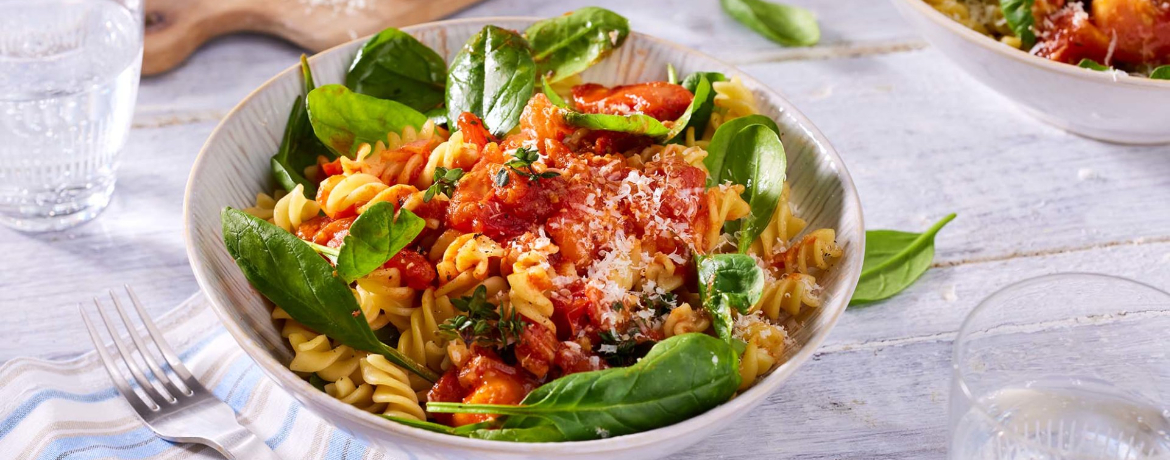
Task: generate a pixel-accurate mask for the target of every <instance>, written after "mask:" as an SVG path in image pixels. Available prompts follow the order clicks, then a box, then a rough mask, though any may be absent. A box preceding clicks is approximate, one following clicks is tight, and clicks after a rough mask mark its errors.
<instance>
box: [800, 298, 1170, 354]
mask: <svg viewBox="0 0 1170 460" xmlns="http://www.w3.org/2000/svg"><path fill="white" fill-rule="evenodd" d="M1140 306H1141V305H1130V306H1128V307H1140ZM862 308H864V307H862ZM1167 316H1170V312H1168V311H1166V310H1162V309H1156V310H1135V311H1122V312H1119V313H1118V314H1117V315H1082V316H1077V317H1072V318H1063V319H1059V320H1051V321H1036V322H1031V323H1024V324H1007V325H1002V326H997V327H994V328H991V329H987V330H985V331H984V332H997V333H998V332H1004V333H1032V332H1042V331H1047V330H1051V329H1056V328H1068V327H1073V326H1083V325H1103V324H1111V323H1118V322H1122V321H1142V320H1146V319H1150V318H1164V317H1167ZM957 334H958V331H949V332H937V333H934V334H926V335H916V336H906V337H895V338H891V339H880V340H863V341H855V342H846V343H838V344H829V345H825V346H822V347H821V348H820V349H819V350H817V352H816V353H815V355H814V356H822V355H827V354H832V353H845V352H855V351H867V350H874V351H878V350H882V349H886V348H897V347H902V346H907V345H916V344H920V343H929V342H953V341H954V340H955V336H956V335H957Z"/></svg>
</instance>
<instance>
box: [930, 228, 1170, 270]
mask: <svg viewBox="0 0 1170 460" xmlns="http://www.w3.org/2000/svg"><path fill="white" fill-rule="evenodd" d="M1159 243H1170V235H1167V236H1142V237H1138V238H1131V239H1127V240H1118V241H1107V242H1104V243H1094V244H1087V245H1083V246H1065V247H1057V248H1048V249H1037V250H1034V251H1019V252H1012V253H1008V254H999V255H990V256H985V257H972V258H968V259H957V260H943V261H937V262H935V263H933V264H931V266H930V267H931V268H950V267H958V266H961V265H970V264H982V263H988V262H1003V261H1007V260H1013V259H1024V258H1029V257H1047V256H1055V255H1060V254H1070V253H1075V252H1087V251H1095V250H1099V249H1109V248H1114V247H1118V246H1141V245H1147V244H1159Z"/></svg>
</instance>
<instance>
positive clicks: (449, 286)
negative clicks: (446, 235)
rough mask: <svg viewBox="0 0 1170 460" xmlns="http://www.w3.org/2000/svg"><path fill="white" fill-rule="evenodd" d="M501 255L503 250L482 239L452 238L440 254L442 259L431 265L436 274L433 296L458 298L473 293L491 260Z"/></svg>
mask: <svg viewBox="0 0 1170 460" xmlns="http://www.w3.org/2000/svg"><path fill="white" fill-rule="evenodd" d="M503 255H504V248H502V247H500V245H499V244H498V243H496V242H495V241H493V240H492V239H491V238H488V237H486V236H484V235H478V234H471V233H468V234H465V235H460V236H458V237H456V238H455V239H454V240H452V241H451V244H449V245H448V246H447V248H446V249H445V250H444V251H443V259H442V260H441V261H440V262H439V263H438V264H437V265H435V270H436V271H437V272H438V274H439V289H438V291H436V293H435V295H436V296H445V295H451V296H458V295H460V294H462V293H465V292H468V291H470V290H471V289H474V288H475V286H476V285H478V284H479V283H480V282H481V281H483V280H484V279H487V277H488V275H489V273H488V270H489V269H490V268H491V264H490V262H491V259H492V258H496V259H499V258H500V257H503Z"/></svg>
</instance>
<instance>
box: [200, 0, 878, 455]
mask: <svg viewBox="0 0 1170 460" xmlns="http://www.w3.org/2000/svg"><path fill="white" fill-rule="evenodd" d="M582 24H587V26H584V27H586V28H587V29H588V30H589V31H590V32H589V33H588V34H577V35H575V37H577V39H579V38H580V37H581V36H582V35H588V36H586V37H585V39H584V40H583V41H582V42H581V46H568V47H560V48H558V46H560V45H559V44H561V43H563V42H564V40H565V37H563V36H562V35H563V34H564V33H565V31H566V30H574V31H576V30H581V27H582ZM627 27H628V26H627V25H626V22H625V19H624V18H622V17H620V16H618V15H616V14H614V13H612V12H609V11H606V10H602V9H599V8H585V9H582V10H578V11H575V12H573V13H571V14H569V15H566V16H562V17H558V18H554V19H549V20H542V21H534V20H516V19H501V20H476V21H452V22H449V23H436V24H434V25H424V26H417V27H415V28H413V29H406V30H404V31H399V30H396V29H388V30H386V31H384V32H382V33H380V34H378V35H376V36H374V37H373V38H371V39H369V40H368V41H366V42H365V43H361V42H357V43H354V44H351V45H347V46H343V47H341V48H338V49H335V50H332V51H328V52H326V53H324V54H323V55H322V56H318V57H316V58H314V59H313V60H311V61H304V60H303V61H302V64H301V66H299V67H297V68H296V69H295V70H294V71H291V72H286V73H285V74H282V76H279V77H277V79H276V80H274V82H276V81H280V82H281V85H280V88H281V90H280V91H277V90H276V89H275V88H276V87H275V86H270V85H273V83H272V82H270V84H269V85H266V88H264V89H262V90H261V91H264V92H263V94H262V95H261V96H263V98H262V101H263V102H262V103H258V102H260V101H256V100H254V99H255V98H257V97H258V95H253V96H252V97H251V98H250V99H249V100H246V101H245V102H244V103H242V104H241V106H240V107H238V108H237V110H236V111H235V112H233V114H232V115H231V116H229V120H225V125H224V126H221V128H219V129H218V130H217V132H216V133H215V134H213V136H212V139H211V140H209V143H208V147H206V148H205V151H204V152H203V153H202V154H201V156H200V159H199V160H198V162H197V165H196V168H195V170H194V171H193V172H192V179H191V184H190V185H189V191H188V201H187V205H186V206H187V212H186V215H187V217H188V219H189V221H188V222H189V223H196V222H197V224H194V225H192V226H191V228H190V230H189V234H188V241H189V247H190V249H191V252H192V263H193V266H194V267H195V269H196V272H197V277H198V278H199V279H200V283H201V285H202V286H204V288H205V290H206V291H207V292H208V293H209V296H210V297H212V299H213V300H214V302H213V303H214V304H215V305H216V309H217V312H218V313H219V314H220V315H221V316H222V317H223V318H224V320H225V324H226V325H227V326H228V329H229V331H231V332H232V333H233V335H234V336H236V338H237V339H238V340H239V341H240V342H241V345H242V346H244V347H245V349H246V350H248V351H249V353H250V354H253V356H254V357H255V358H256V359H257V361H258V362H259V363H260V364H261V366H262V367H263V368H264V369H265V371H266V372H268V373H269V375H270V376H272V377H273V378H274V379H275V380H277V381H278V383H280V384H281V385H282V386H283V387H285V388H286V389H288V390H289V391H290V392H291V393H293V394H294V396H296V397H297V398H298V399H300V400H302V401H303V402H305V403H306V404H307V405H309V406H310V407H311V408H313V409H314V410H315V411H318V412H323V413H324V414H325V415H323V416H326V417H327V418H328V419H329V420H332V421H335V422H336V423H338V424H339V425H342V426H344V427H346V428H347V429H351V430H352V431H355V432H359V433H362V434H365V435H366V436H368V437H369V438H371V439H373V440H375V442H376V441H377V440H378V439H379V438H387V439H388V441H387V442H388V443H389V444H391V445H396V443H398V442H405V443H406V444H408V445H411V446H414V447H417V448H419V449H421V451H423V452H432V453H433V452H443V451H445V449H463V450H467V449H471V450H474V451H476V452H479V453H481V454H483V455H492V454H495V453H508V452H512V453H515V452H528V453H532V452H545V453H548V454H549V455H551V454H553V453H556V454H558V455H561V454H565V453H571V454H574V455H581V456H588V455H597V454H599V453H601V452H609V453H611V454H615V455H630V456H634V455H649V454H650V453H651V452H653V454H654V455H663V454H665V453H668V451H666V450H663V449H662V448H661V446H658V447H655V446H654V440H656V439H662V437H663V436H670V437H673V436H678V435H679V434H685V433H694V432H696V430H699V429H702V428H703V427H706V426H711V424H712V423H716V422H717V421H718V420H724V419H727V418H730V417H734V416H738V415H741V413H742V407H744V406H746V405H749V404H753V403H755V402H758V401H759V400H760V399H761V398H762V397H764V396H766V394H767V392H768V391H770V390H771V389H774V388H775V387H776V386H777V385H778V384H779V382H780V380H782V379H783V378H784V377H786V376H787V375H789V374H790V373H791V372H792V370H794V369H795V367H796V366H797V365H799V364H800V363H801V362H803V360H805V359H807V357H808V356H809V354H811V352H812V350H813V349H815V347H816V345H817V344H819V342H820V341H821V340H823V338H824V335H825V334H827V332H828V329H829V328H830V327H831V326H832V324H833V323H834V322H835V320H836V318H837V316H838V315H839V314H840V313H841V311H843V309H844V306H845V304H846V303H847V301H848V298H849V295H850V294H851V292H852V289H853V286H854V285H855V284H856V282H857V274H858V273H859V271H860V259H861V252H863V251H864V248H863V244H864V243H863V237H862V227H861V219H860V209H859V207H858V203H857V200H856V195H855V192H854V191H853V190H852V185H851V183H850V182H849V179H848V176H847V174H846V173H845V172H844V169H843V167H842V166H841V165H840V163H839V160H838V159H837V158H836V156H835V154H833V153H832V151H831V150H829V149H828V147H827V144H826V143H824V141H823V139H821V138H820V135H819V134H817V133H816V132H815V130H814V129H813V128H812V127H811V125H808V124H807V121H805V120H803V117H800V116H799V114H798V113H795V111H794V110H793V109H791V108H789V107H788V106H787V105H786V103H783V101H782V100H780V99H779V98H778V97H776V96H774V95H772V94H769V93H770V92H769V93H764V91H765V90H763V89H762V87H761V86H759V85H758V84H757V83H754V82H752V81H750V80H749V79H746V78H744V77H742V76H740V75H739V74H738V73H736V72H734V71H733V69H730V68H728V67H727V66H725V65H723V64H721V63H718V62H717V61H713V60H711V59H709V58H706V57H704V56H701V55H698V54H697V53H693V52H690V51H686V50H681V49H678V48H675V47H673V46H671V45H667V44H665V43H663V42H659V41H657V40H654V39H650V38H648V37H644V36H640V35H638V34H633V33H629V31H628V28H627ZM516 30H521V31H523V32H522V33H521V32H516ZM460 44H462V45H460ZM448 46H450V47H451V48H448ZM432 47H433V48H432ZM359 48H360V49H359ZM558 49H560V50H568V51H557V50H558ZM323 58H330V59H331V60H330V61H327V62H330V64H326V65H323V62H322V59H323ZM389 62H393V63H395V65H396V66H397V67H393V71H388V70H387V69H389V68H391V67H388V66H387V63H389ZM632 62H639V65H638V66H631V65H630V63H632ZM652 63H656V64H657V67H656V68H649V67H645V66H643V65H642V64H652ZM675 66H677V70H676V67H675ZM324 69H331V70H333V72H326V71H325V70H324ZM326 75H328V77H326ZM338 75H340V76H341V77H340V78H339V77H338ZM330 77H332V78H330ZM327 81H344V84H323V83H325V82H327ZM762 94H763V95H765V96H766V97H764V98H761V97H760V96H761V95H762ZM289 102H292V110H291V113H288V109H287V107H288V105H287V104H288V103H289ZM282 108H283V109H282ZM280 112H284V114H283V115H279V116H280V117H283V118H286V119H287V122H286V123H285V124H284V125H283V127H282V129H279V130H273V129H272V127H270V126H267V125H266V124H264V123H258V122H256V120H255V119H251V120H250V118H251V117H256V118H259V117H261V116H264V117H267V118H269V119H276V117H277V116H278V114H279V113H280ZM232 120H240V121H238V122H237V123H238V125H237V126H233V125H232V123H231V121H232ZM225 129H226V130H227V131H224V130H225ZM264 133H267V134H264ZM266 136H267V139H265V137H266ZM253 150H258V151H256V152H255V153H253ZM240 152H244V153H242V154H241V153H240ZM273 153H275V155H274V154H273ZM241 155H242V156H241ZM229 163H230V164H229ZM221 175H222V176H228V177H224V178H218V179H217V177H219V176H221ZM244 178H247V179H246V180H245V179H244ZM216 181H221V182H222V181H227V182H229V183H231V185H228V186H226V187H223V190H216V191H212V190H213V189H214V188H215V187H213V186H212V185H211V184H209V183H208V182H211V183H215V182H216ZM238 181H245V183H237V182H238ZM247 181H250V182H247ZM265 183H268V184H269V185H267V186H266V185H264V184H265ZM268 187H272V188H268ZM244 190H249V191H250V192H244ZM256 190H261V191H260V192H259V193H258V194H257V193H256ZM268 190H275V193H272V192H269V191H268ZM249 194H252V195H256V198H255V200H251V199H247V198H246V197H247V196H248V195H249ZM241 198H244V199H241ZM208 220H210V222H207V221H208ZM225 249H226V250H225ZM265 298H266V299H267V301H265V300H264V299H265ZM278 366H279V368H278ZM290 371H291V372H290ZM314 387H315V388H314ZM737 408H739V409H740V410H738V411H737V410H736V409H737ZM362 414H364V415H362ZM500 441H507V442H500ZM566 441H578V442H574V443H572V444H573V445H574V446H576V447H574V448H573V449H564V448H560V447H556V446H558V445H565V442H566ZM518 442H528V443H531V442H536V443H543V444H537V445H528V446H527V447H517V446H522V445H521V444H517V443H518ZM685 445H686V443H681V444H679V445H677V446H672V449H677V448H682V447H685ZM631 458H633V457H631Z"/></svg>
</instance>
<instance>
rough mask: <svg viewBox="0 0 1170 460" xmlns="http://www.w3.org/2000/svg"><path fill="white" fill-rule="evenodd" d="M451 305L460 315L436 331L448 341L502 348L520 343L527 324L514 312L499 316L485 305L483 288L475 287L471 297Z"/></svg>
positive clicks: (485, 289) (494, 308) (485, 297)
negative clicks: (454, 340)
mask: <svg viewBox="0 0 1170 460" xmlns="http://www.w3.org/2000/svg"><path fill="white" fill-rule="evenodd" d="M451 305H453V306H454V307H455V309H457V310H459V311H460V312H462V313H460V314H458V315H455V316H454V317H451V318H449V319H447V320H446V321H444V322H443V324H441V325H439V331H440V332H441V333H442V334H443V335H444V336H446V337H447V338H449V339H455V338H459V339H462V340H463V341H464V342H467V343H475V344H478V345H482V346H496V347H499V348H503V347H506V346H508V345H511V344H513V343H516V342H517V341H519V340H520V333H521V332H523V331H524V326H526V325H527V324H528V323H527V321H525V320H524V317H523V316H520V314H519V313H517V312H516V309H515V308H509V309H507V310H508V311H507V312H506V313H505V314H503V315H501V314H500V312H499V311H497V309H496V306H495V305H492V304H491V303H489V302H488V301H487V288H486V287H484V286H483V285H480V286H478V287H476V288H475V291H472V293H471V295H470V296H466V297H460V298H457V299H451Z"/></svg>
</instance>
